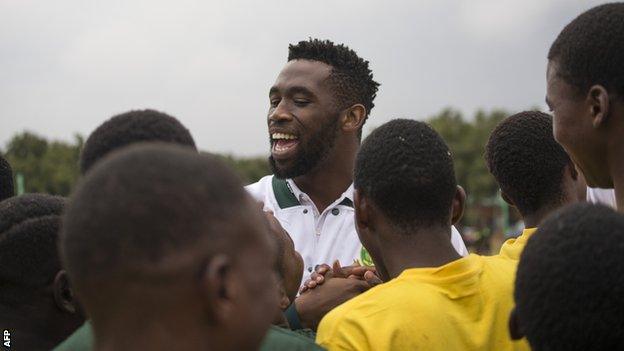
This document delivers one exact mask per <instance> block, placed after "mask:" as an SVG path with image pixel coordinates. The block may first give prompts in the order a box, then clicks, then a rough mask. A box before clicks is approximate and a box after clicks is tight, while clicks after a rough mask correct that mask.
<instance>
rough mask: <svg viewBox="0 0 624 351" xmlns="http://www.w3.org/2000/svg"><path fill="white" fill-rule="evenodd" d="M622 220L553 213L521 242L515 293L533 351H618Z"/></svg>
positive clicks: (601, 212)
mask: <svg viewBox="0 0 624 351" xmlns="http://www.w3.org/2000/svg"><path fill="white" fill-rule="evenodd" d="M623 260H624V216H622V215H621V214H619V213H616V212H614V211H613V210H612V209H610V208H608V207H605V206H602V205H592V204H587V203H582V204H575V205H572V206H569V207H566V208H564V209H562V210H559V211H557V212H556V213H555V214H554V215H553V216H551V217H549V218H548V219H547V220H546V221H544V223H543V224H542V225H541V226H540V227H539V228H538V230H537V232H536V233H535V234H534V235H533V236H532V237H531V239H529V241H528V243H527V245H526V247H525V249H524V251H523V252H522V255H521V257H520V262H519V265H518V271H517V276H516V287H515V300H516V314H517V321H518V325H519V327H520V331H521V332H522V333H524V334H525V335H526V337H527V339H528V341H529V343H530V344H531V346H532V347H533V349H534V350H624V302H623V301H622V294H624V264H622V263H623Z"/></svg>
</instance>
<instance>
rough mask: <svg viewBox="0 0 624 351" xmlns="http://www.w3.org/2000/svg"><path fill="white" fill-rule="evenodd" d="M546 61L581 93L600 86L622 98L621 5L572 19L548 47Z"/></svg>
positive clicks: (623, 47) (623, 36) (599, 8)
mask: <svg viewBox="0 0 624 351" xmlns="http://www.w3.org/2000/svg"><path fill="white" fill-rule="evenodd" d="M548 59H549V60H553V61H555V62H557V64H558V73H559V75H560V76H561V77H562V78H563V79H564V80H565V81H566V82H568V83H569V84H571V85H572V86H574V87H576V88H577V89H578V90H579V92H580V93H585V92H586V91H587V90H588V89H589V88H590V87H591V86H592V85H594V84H600V85H602V86H604V87H605V88H606V89H607V90H608V91H609V92H612V93H613V92H615V93H617V94H618V95H619V96H620V98H621V97H622V94H624V65H623V64H622V62H624V3H612V4H605V5H600V6H596V7H594V8H592V9H590V10H588V11H586V12H584V13H582V14H581V15H579V16H578V17H577V18H575V19H574V20H573V21H572V22H570V23H569V24H568V25H567V26H566V27H565V28H564V29H563V30H562V31H561V33H560V34H559V36H558V37H557V39H555V41H554V43H553V44H552V46H551V47H550V51H549V52H548Z"/></svg>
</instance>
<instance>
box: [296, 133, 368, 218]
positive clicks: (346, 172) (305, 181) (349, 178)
mask: <svg viewBox="0 0 624 351" xmlns="http://www.w3.org/2000/svg"><path fill="white" fill-rule="evenodd" d="M334 149H335V150H339V151H340V152H334V153H333V154H332V155H329V156H328V158H327V159H325V160H324V161H323V162H321V163H320V164H319V165H317V166H316V167H314V169H313V170H312V171H310V172H308V173H307V174H304V175H302V176H299V177H295V178H294V179H293V181H294V182H295V184H297V187H299V189H301V191H303V192H304V193H306V194H307V195H308V196H309V197H310V199H311V200H312V202H314V205H316V208H317V209H318V210H319V212H323V210H325V209H326V208H327V207H328V206H329V205H331V204H332V203H333V202H334V201H336V200H337V199H338V197H339V196H340V195H342V193H344V192H345V191H346V190H347V189H348V188H349V186H351V183H353V167H354V164H355V155H356V153H357V150H358V144H352V145H338V144H336V145H335V146H334Z"/></svg>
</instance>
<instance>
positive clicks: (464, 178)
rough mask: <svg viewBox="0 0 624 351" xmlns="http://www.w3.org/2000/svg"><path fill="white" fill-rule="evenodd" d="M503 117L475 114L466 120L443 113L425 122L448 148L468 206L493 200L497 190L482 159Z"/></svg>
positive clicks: (495, 113) (497, 113) (455, 113)
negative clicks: (438, 134) (492, 133)
mask: <svg viewBox="0 0 624 351" xmlns="http://www.w3.org/2000/svg"><path fill="white" fill-rule="evenodd" d="M507 115H508V114H507V113H505V112H504V111H500V110H494V111H492V112H490V113H486V112H484V111H477V113H476V114H475V116H474V118H473V119H472V120H466V119H464V118H463V117H462V115H461V113H460V112H458V111H455V110H452V109H445V110H443V111H442V112H440V113H439V114H437V115H435V116H432V117H430V118H429V119H428V122H429V124H431V126H432V127H433V128H434V129H435V130H436V131H437V132H438V133H440V135H441V136H442V137H443V138H444V140H445V141H446V143H447V144H448V145H449V148H450V149H451V152H452V153H453V161H454V163H455V173H456V176H457V182H458V183H459V184H460V185H461V186H463V187H464V189H465V190H466V193H467V194H468V198H469V199H468V200H469V201H470V202H471V203H472V202H482V201H484V200H486V199H492V198H495V197H496V196H497V192H498V186H497V185H496V182H495V181H494V178H493V177H492V175H490V173H489V172H488V170H487V167H486V165H485V161H484V158H483V155H484V152H485V144H486V143H487V140H488V138H489V136H490V133H491V132H492V130H493V129H494V127H495V126H496V125H497V124H498V123H499V122H500V121H502V120H503V119H504V118H505V117H506V116H507Z"/></svg>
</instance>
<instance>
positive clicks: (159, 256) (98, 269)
mask: <svg viewBox="0 0 624 351" xmlns="http://www.w3.org/2000/svg"><path fill="white" fill-rule="evenodd" d="M248 200H249V197H248V195H247V194H246V192H245V190H244V189H243V187H242V183H241V181H240V179H239V178H238V177H237V176H236V175H235V174H234V173H233V171H231V170H230V169H229V168H228V167H227V166H226V165H225V164H224V163H223V162H222V161H221V160H220V159H219V158H217V157H216V156H213V155H209V154H198V153H197V152H194V151H193V150H191V149H189V148H186V147H181V146H178V145H173V144H163V143H148V144H137V145H132V146H130V147H128V148H124V149H122V150H118V151H116V152H114V153H111V155H109V156H107V157H106V158H105V159H104V160H102V161H101V162H98V163H97V164H96V165H95V166H94V167H93V169H92V170H91V171H89V173H87V175H86V176H85V177H84V179H83V180H82V181H80V182H79V184H78V186H77V188H76V190H75V191H74V193H73V195H72V196H71V198H70V201H69V205H68V206H67V210H66V212H65V215H64V217H63V230H62V232H61V238H60V248H61V254H62V257H63V260H64V263H65V266H66V268H67V271H68V273H69V276H70V278H71V279H72V281H73V284H74V286H75V289H76V291H77V292H78V294H79V295H81V294H82V297H83V299H84V300H88V299H89V298H85V295H89V296H91V297H94V296H99V295H98V294H99V293H98V291H102V289H106V288H107V287H108V286H109V285H107V284H110V282H112V281H114V282H124V283H126V282H133V284H144V283H146V282H150V281H160V282H161V283H162V282H163V281H166V280H167V279H165V278H166V277H168V276H167V274H169V273H171V272H175V275H176V276H177V274H178V273H179V272H178V270H179V268H180V267H176V265H175V264H174V263H172V260H173V261H176V258H177V259H178V260H177V261H176V262H175V263H176V264H180V263H179V262H180V261H185V262H186V261H188V262H187V263H186V264H196V263H197V262H195V260H196V256H198V255H205V257H202V258H201V259H209V258H210V257H211V256H212V255H213V254H214V253H215V252H219V251H218V250H232V251H231V252H234V251H233V250H234V248H233V247H240V245H241V240H242V241H243V242H246V241H249V239H248V238H249V236H248V235H249V233H250V232H251V231H253V228H249V226H250V225H249V222H248V221H246V220H245V218H240V216H241V213H246V212H242V211H243V210H242V209H244V208H248V206H252V205H253V206H255V204H253V203H252V201H251V200H249V203H247V201H248ZM254 208H255V207H254ZM245 233H246V236H245ZM241 238H246V239H241ZM207 243H209V244H207ZM206 246H209V247H210V248H211V249H212V250H214V252H207V251H206V252H204V251H202V252H201V253H200V254H197V253H192V254H191V253H189V252H190V250H193V249H196V248H197V247H200V248H203V247H206ZM208 251H210V250H208ZM181 257H183V258H184V259H182V258H181ZM200 265H201V264H200V263H197V266H200ZM183 268H184V269H186V268H188V267H186V265H185V266H184V267H183ZM166 270H169V271H170V272H169V273H163V272H165V271H166ZM195 273H197V274H201V272H195ZM171 274H173V273H171ZM154 279H156V280H154ZM113 285H115V284H113ZM117 285H118V284H117ZM85 291H87V293H86V294H85ZM101 295H103V294H101ZM85 303H86V301H85ZM87 307H88V306H87Z"/></svg>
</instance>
